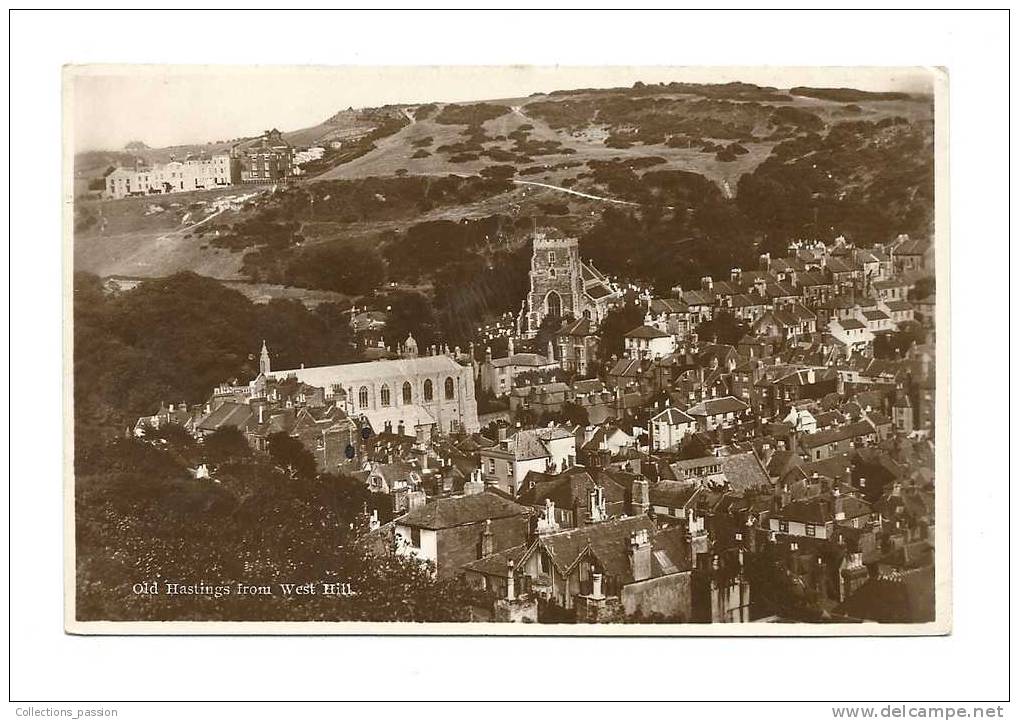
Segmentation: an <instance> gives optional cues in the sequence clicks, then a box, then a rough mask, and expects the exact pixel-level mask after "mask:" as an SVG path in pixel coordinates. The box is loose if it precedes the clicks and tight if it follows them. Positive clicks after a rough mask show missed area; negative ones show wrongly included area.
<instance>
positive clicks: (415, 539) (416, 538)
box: [410, 528, 421, 548]
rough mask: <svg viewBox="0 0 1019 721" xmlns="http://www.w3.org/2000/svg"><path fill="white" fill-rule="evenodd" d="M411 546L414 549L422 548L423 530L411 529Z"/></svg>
mask: <svg viewBox="0 0 1019 721" xmlns="http://www.w3.org/2000/svg"><path fill="white" fill-rule="evenodd" d="M410 545H412V546H414V548H421V529H420V528H411V529H410Z"/></svg>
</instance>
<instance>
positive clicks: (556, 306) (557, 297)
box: [520, 231, 584, 338]
mask: <svg viewBox="0 0 1019 721" xmlns="http://www.w3.org/2000/svg"><path fill="white" fill-rule="evenodd" d="M530 278H531V291H530V293H528V295H527V302H526V307H525V308H524V309H522V310H523V311H524V313H525V315H524V317H523V318H522V319H521V323H520V326H521V332H522V333H523V335H524V336H525V337H527V338H533V337H534V336H535V334H536V333H537V332H538V328H539V327H541V323H542V321H543V320H544V319H545V318H547V317H549V316H552V317H554V318H563V317H566V316H572V317H574V318H579V317H580V315H581V314H582V312H583V309H584V307H583V302H584V301H583V293H584V281H583V277H582V271H581V263H580V245H579V241H578V240H577V239H576V238H560V237H551V236H550V235H549V234H548V232H547V231H535V233H534V244H533V250H532V253H531V270H530Z"/></svg>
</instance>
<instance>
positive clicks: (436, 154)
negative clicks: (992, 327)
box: [75, 83, 933, 337]
mask: <svg viewBox="0 0 1019 721" xmlns="http://www.w3.org/2000/svg"><path fill="white" fill-rule="evenodd" d="M931 117H932V107H931V102H930V98H916V97H910V96H903V95H902V94H897V93H896V94H874V93H862V92H859V91H852V90H846V89H817V88H794V89H792V90H789V91H786V90H782V89H775V88H766V87H758V86H753V85H747V84H729V85H723V86H699V85H689V84H678V83H673V84H668V85H655V86H645V85H640V84H638V85H636V86H634V87H633V88H615V89H602V90H574V91H557V92H554V93H549V94H545V95H540V94H539V95H534V96H530V97H528V98H516V99H497V100H490V101H487V102H483V103H453V104H451V103H431V104H428V105H408V106H388V107H386V108H378V109H374V110H369V111H354V110H346V111H342V112H339V113H337V114H336V115H335V116H333V117H332V118H329V119H328V120H326V121H325V122H324V123H321V124H319V125H316V126H313V127H311V128H305V129H301V130H297V131H292V132H288V133H287V134H286V135H287V137H288V139H289V140H290V141H291V142H293V143H294V144H296V145H304V144H309V143H312V142H325V140H326V139H328V138H331V137H334V138H339V137H346V138H350V139H351V140H350V141H349V142H347V143H345V145H344V148H343V149H342V150H341V151H338V152H334V153H331V154H330V155H328V156H327V157H326V158H325V159H324V160H323V162H322V163H321V164H320V165H319V167H317V168H316V169H315V171H314V173H313V174H312V175H310V176H309V177H308V178H305V179H302V180H301V181H300V182H299V183H297V184H295V185H294V186H292V187H290V188H287V189H280V191H279V192H278V193H276V194H271V193H269V192H267V191H266V192H260V191H257V190H256V191H253V190H251V189H243V188H234V189H229V190H221V191H210V192H207V193H193V194H187V195H175V196H168V197H165V198H161V199H156V200H153V199H150V198H131V199H125V200H120V201H105V202H90V203H79V205H78V207H77V209H76V210H77V214H76V219H75V220H76V222H75V226H76V242H75V266H76V269H78V270H87V271H90V272H94V273H96V274H99V275H112V274H118V275H126V276H132V277H159V276H165V275H168V274H171V273H174V272H178V271H181V270H192V271H195V272H198V273H200V274H203V275H208V276H213V277H217V278H223V279H229V280H231V281H232V282H233V283H234V284H235V287H244V288H245V290H246V295H248V297H249V298H252V299H255V300H259V301H264V300H266V299H267V298H278V297H289V298H298V299H300V300H302V301H304V302H305V303H306V304H308V305H314V304H315V303H319V302H322V301H323V300H331V301H336V302H340V303H347V302H351V301H353V302H361V301H364V302H367V303H369V304H370V303H375V302H377V299H378V298H379V297H381V296H379V295H378V294H379V293H386V294H392V293H410V294H411V295H409V296H406V295H405V296H403V297H404V298H411V299H412V301H410V302H412V303H418V304H420V303H429V304H430V305H431V306H432V307H430V308H429V311H430V312H431V314H432V316H431V317H432V321H429V322H430V323H433V325H434V327H435V328H436V329H438V330H437V332H444V333H446V334H450V335H456V336H457V337H461V336H462V334H463V333H465V332H466V329H468V328H469V327H470V325H471V324H472V323H474V322H476V321H477V320H479V319H480V318H481V317H484V316H486V315H489V314H495V313H502V312H505V311H514V310H516V308H517V307H518V306H519V299H520V297H521V295H522V290H521V287H522V283H524V282H525V281H526V267H527V263H526V257H525V255H524V252H525V251H526V240H527V237H528V233H529V232H530V231H531V230H532V229H533V227H534V226H535V225H538V224H541V225H553V226H557V227H559V228H561V229H562V230H563V231H564V232H568V233H570V234H573V235H576V236H577V237H580V238H581V246H582V249H583V252H584V253H585V255H587V256H588V257H590V258H593V259H595V260H596V262H597V263H598V266H599V267H600V268H602V269H603V270H605V271H606V272H608V273H610V274H617V275H620V276H622V277H624V278H628V279H632V280H637V281H642V282H649V283H651V284H653V285H656V286H661V287H664V288H666V289H667V288H669V287H671V285H672V284H673V283H674V282H677V281H678V282H682V283H687V282H697V281H698V279H699V278H700V277H701V276H702V275H706V274H725V273H727V272H728V268H730V267H733V266H735V265H743V264H745V263H752V262H754V259H755V258H756V255H757V253H758V252H761V251H763V250H781V249H783V248H784V246H785V244H786V243H787V242H788V241H790V240H792V239H796V238H802V237H816V238H823V239H830V238H832V237H834V235H836V234H845V235H846V236H847V237H849V238H851V239H853V240H856V241H857V242H860V243H863V244H869V243H872V242H876V241H879V240H883V239H884V240H886V239H889V238H892V237H894V236H895V235H897V234H898V233H902V232H907V233H911V234H915V235H921V236H922V235H924V234H925V233H929V232H930V227H931V218H932V214H933V153H932V150H931V148H932V142H933V132H932V131H933V121H932V119H931ZM365 130H367V131H368V133H367V134H366V135H363V136H361V137H360V138H358V134H360V133H362V132H363V131H365ZM166 151H167V149H161V150H160V151H146V150H145V149H139V150H138V152H166ZM95 164H96V165H98V164H99V163H95ZM535 183H538V184H544V186H552V187H543V186H542V185H534V184H535ZM263 190H264V189H263ZM252 192H255V193H256V194H255V195H254V196H253V197H251V198H246V199H245V198H243V197H242V196H244V195H245V194H248V193H252ZM570 193H573V194H570ZM154 204H155V205H159V206H160V210H159V211H158V212H154V211H153V210H152V206H153V205H154ZM196 223H199V224H200V225H196ZM242 284H247V285H246V286H244V285H242ZM393 284H395V285H393ZM378 302H381V301H378Z"/></svg>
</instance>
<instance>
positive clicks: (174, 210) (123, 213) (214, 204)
mask: <svg viewBox="0 0 1019 721" xmlns="http://www.w3.org/2000/svg"><path fill="white" fill-rule="evenodd" d="M264 192H267V191H266V188H264V187H259V186H251V187H247V186H236V187H232V188H220V189H216V190H206V191H196V192H193V193H175V194H171V195H155V196H146V197H137V198H123V199H120V200H89V201H78V202H77V203H76V207H75V214H76V217H77V218H78V219H79V222H81V221H80V219H81V218H90V219H91V221H92V222H91V224H90V225H88V227H85V228H79V229H78V230H77V231H76V232H75V236H74V268H75V270H80V271H87V272H90V273H95V274H97V275H100V276H107V275H126V276H132V277H158V276H163V275H169V274H171V273H176V272H178V271H181V270H192V271H194V272H196V273H199V274H202V275H208V276H212V277H215V278H224V279H225V278H240V277H241V276H240V267H241V258H242V254H240V253H231V252H230V251H229V250H227V249H224V248H214V247H211V246H209V244H208V240H207V239H202V238H201V237H199V236H198V235H196V234H195V233H194V229H195V228H196V227H197V226H198V225H199V224H202V223H203V222H205V221H208V220H211V219H212V218H218V219H219V220H221V221H227V222H232V221H234V220H236V219H239V218H240V217H242V216H243V215H244V213H245V212H246V210H245V209H244V208H243V207H231V208H229V209H225V210H222V209H220V208H222V207H225V206H227V204H230V205H231V206H236V205H241V206H243V202H242V201H243V199H245V198H248V199H254V197H256V196H257V195H258V194H260V193H264ZM155 208H162V210H161V211H159V212H152V211H153V210H154V209H155Z"/></svg>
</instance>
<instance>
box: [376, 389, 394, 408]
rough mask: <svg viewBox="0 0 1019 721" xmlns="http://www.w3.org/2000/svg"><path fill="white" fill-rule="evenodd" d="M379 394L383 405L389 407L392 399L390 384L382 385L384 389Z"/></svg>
mask: <svg viewBox="0 0 1019 721" xmlns="http://www.w3.org/2000/svg"><path fill="white" fill-rule="evenodd" d="M379 395H380V396H381V398H382V407H383V408H388V407H389V403H390V401H391V398H390V396H389V386H382V390H381V391H380V392H379Z"/></svg>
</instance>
